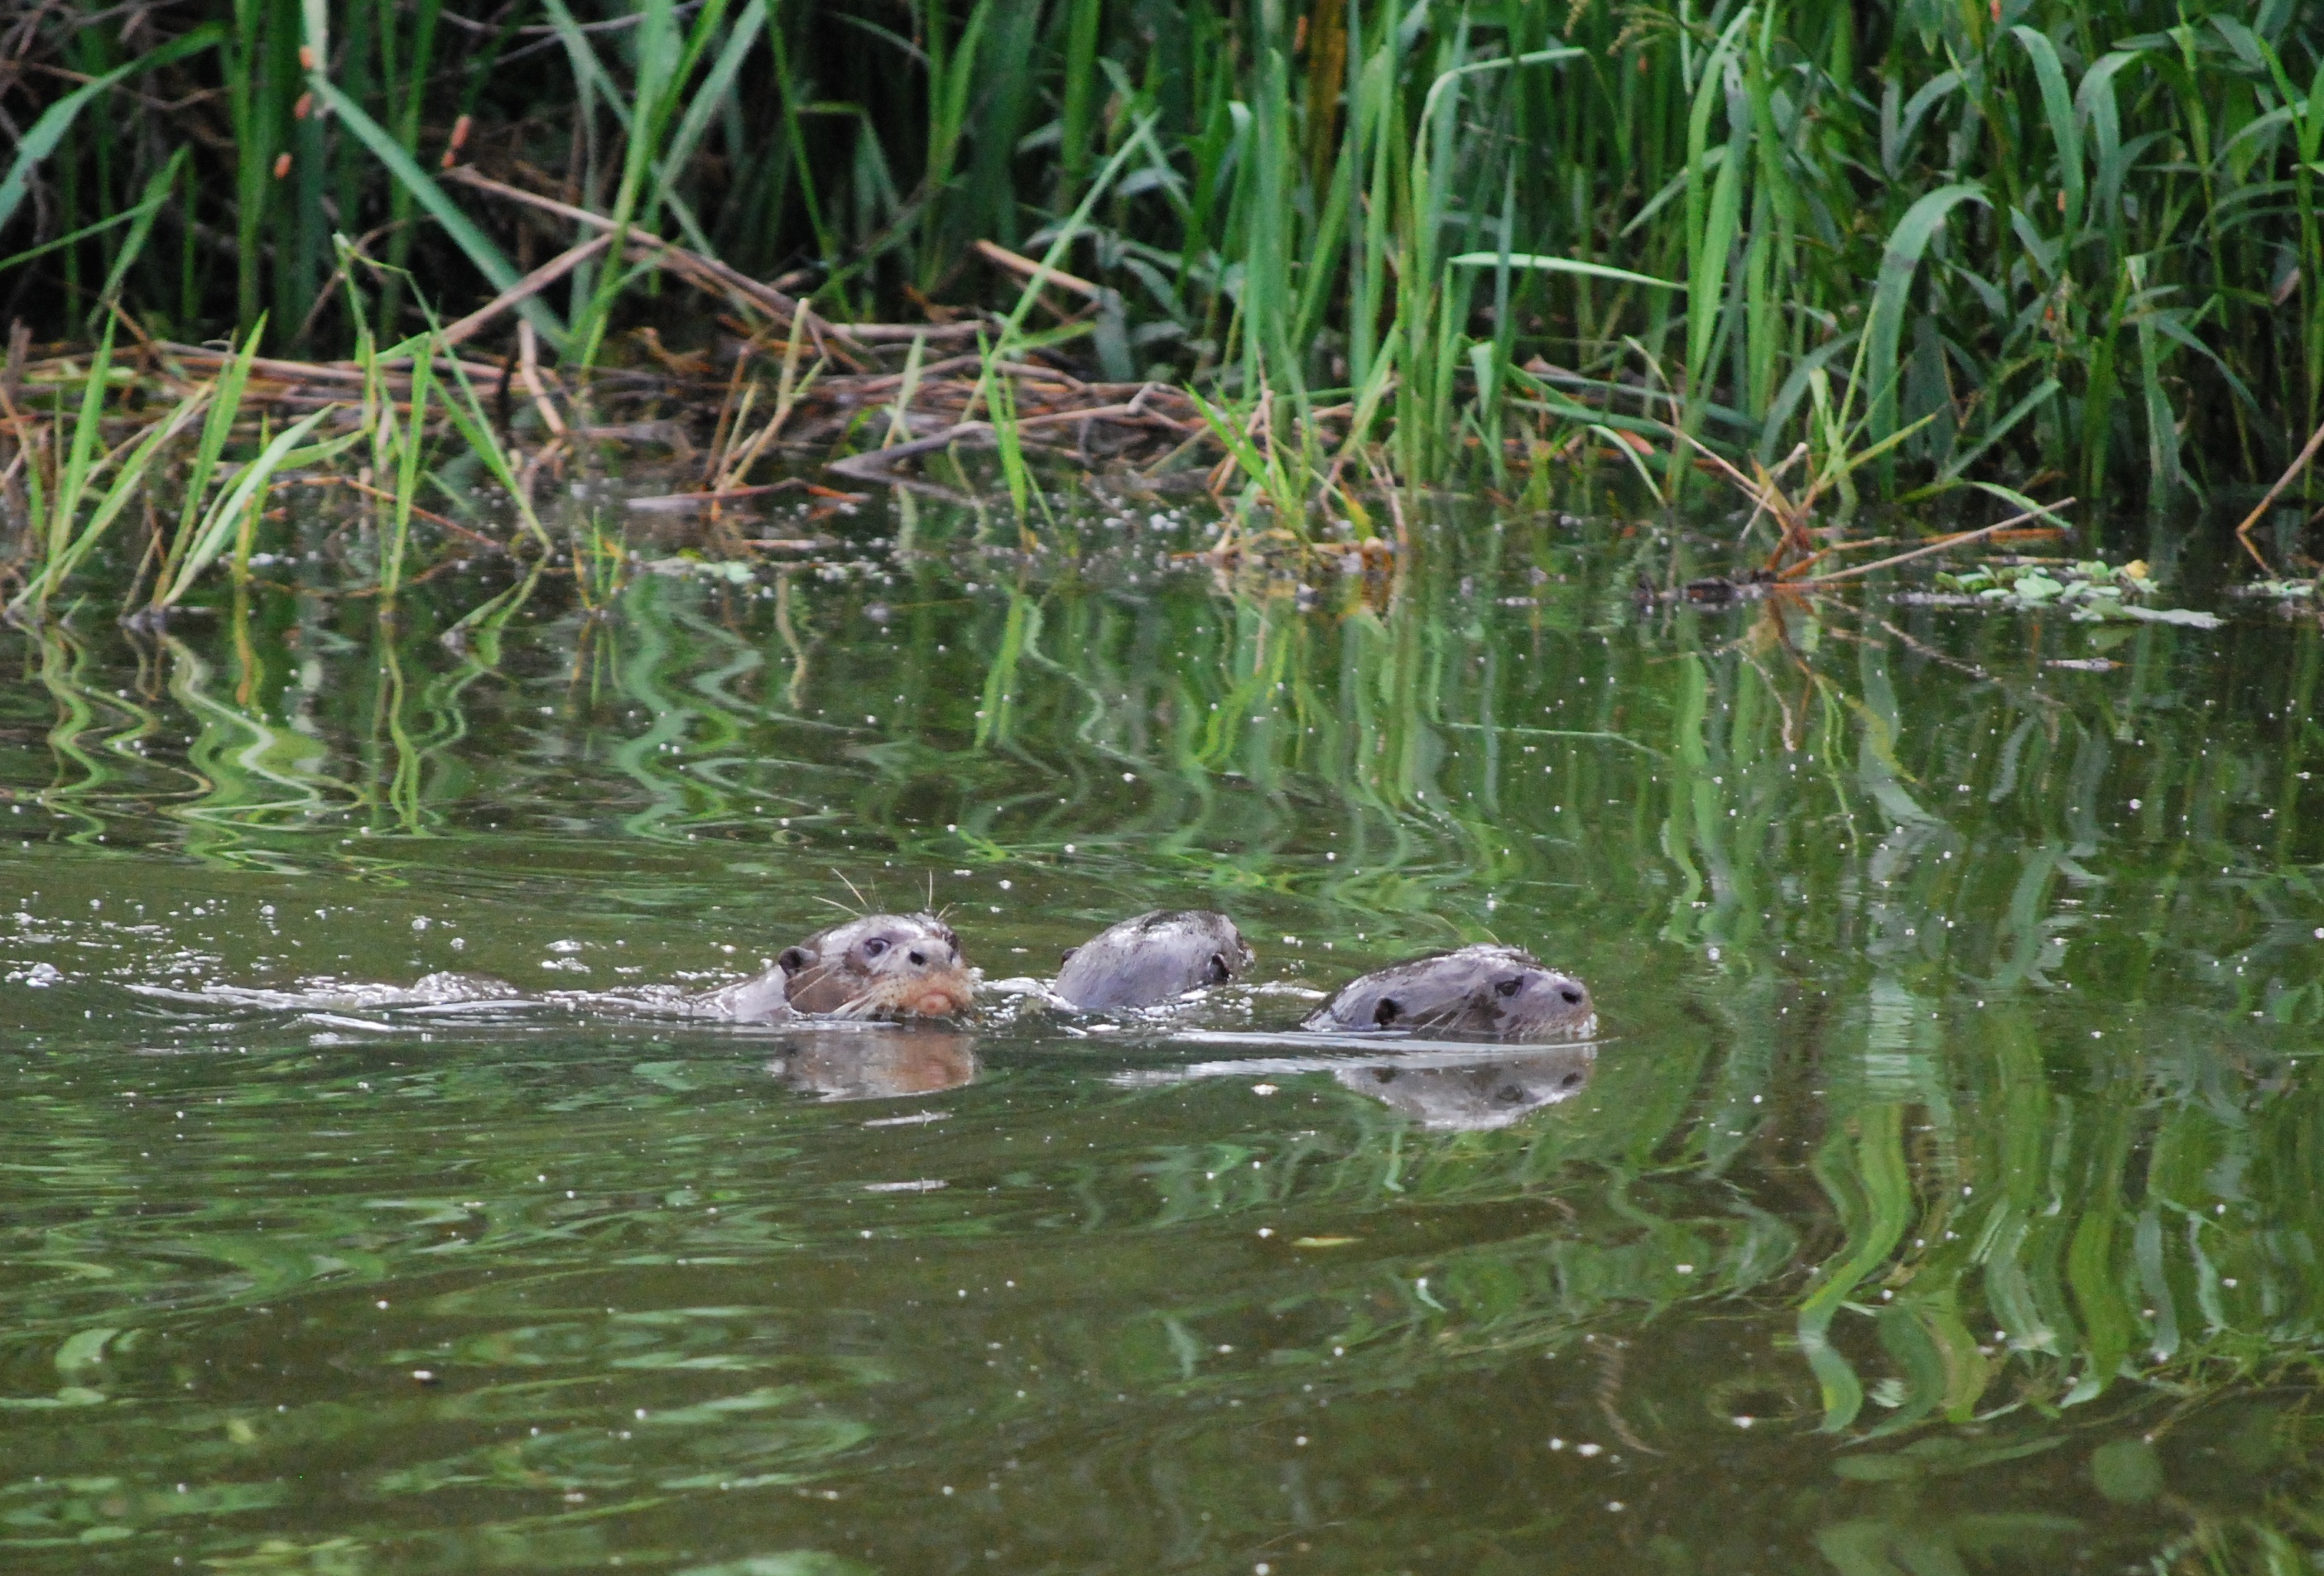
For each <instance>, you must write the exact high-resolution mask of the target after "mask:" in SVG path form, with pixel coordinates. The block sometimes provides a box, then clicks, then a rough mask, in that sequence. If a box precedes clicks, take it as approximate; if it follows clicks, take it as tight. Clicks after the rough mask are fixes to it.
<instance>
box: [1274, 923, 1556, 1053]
mask: <svg viewBox="0 0 2324 1576" xmlns="http://www.w3.org/2000/svg"><path fill="white" fill-rule="evenodd" d="M1299 1027H1300V1028H1305V1029H1316V1030H1322V1031H1325V1032H1329V1033H1346V1032H1348V1031H1350V1030H1363V1029H1377V1028H1394V1029H1405V1030H1409V1031H1412V1032H1414V1033H1418V1034H1440V1035H1476V1036H1481V1037H1490V1038H1493V1039H1509V1040H1545V1039H1582V1038H1586V1037H1589V1036H1590V1035H1592V1034H1594V1033H1596V1032H1597V1028H1598V1015H1597V1012H1596V1010H1595V1009H1593V1008H1592V1007H1591V1003H1590V991H1589V988H1588V987H1587V986H1585V985H1583V984H1582V982H1581V981H1579V980H1577V979H1574V978H1573V977H1572V975H1570V974H1561V973H1559V972H1556V971H1555V970H1554V969H1545V968H1544V967H1543V966H1542V965H1541V963H1540V961H1539V960H1538V959H1536V958H1535V956H1534V955H1533V954H1531V953H1528V952H1526V951H1525V950H1523V949H1522V948H1519V947H1514V946H1489V945H1480V946H1464V947H1462V948H1461V949H1460V950H1459V951H1457V952H1448V953H1438V954H1434V955H1433V956H1430V957H1425V958H1415V959H1413V960H1412V961H1411V962H1410V963H1395V964H1392V965H1390V966H1389V967H1388V968H1385V969H1376V970H1374V971H1373V972H1370V973H1369V974H1365V975H1363V976H1362V977H1360V978H1359V979H1355V980H1351V981H1350V982H1348V983H1347V984H1345V985H1343V986H1342V987H1341V988H1340V991H1339V994H1337V995H1335V996H1333V998H1332V999H1331V1000H1329V1001H1326V1002H1325V1003H1323V1006H1322V1007H1320V1008H1318V1009H1315V1011H1314V1012H1313V1013H1311V1014H1309V1016H1308V1018H1307V1020H1306V1021H1305V1022H1304V1023H1302V1024H1301V1025H1300V1026H1299Z"/></svg>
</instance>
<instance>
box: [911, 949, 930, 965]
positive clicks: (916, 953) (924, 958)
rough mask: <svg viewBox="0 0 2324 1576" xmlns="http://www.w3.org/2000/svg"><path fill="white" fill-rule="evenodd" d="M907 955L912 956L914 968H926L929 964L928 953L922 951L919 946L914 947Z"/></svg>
mask: <svg viewBox="0 0 2324 1576" xmlns="http://www.w3.org/2000/svg"><path fill="white" fill-rule="evenodd" d="M907 955H908V957H910V958H911V960H912V966H913V967H914V968H916V969H925V968H927V966H928V954H926V953H924V952H922V951H920V949H919V948H918V947H914V948H913V949H912V950H911V952H910V953H909V954H907Z"/></svg>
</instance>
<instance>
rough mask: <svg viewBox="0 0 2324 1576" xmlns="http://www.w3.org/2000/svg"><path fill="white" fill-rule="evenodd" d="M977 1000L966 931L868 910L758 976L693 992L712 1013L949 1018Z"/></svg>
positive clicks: (792, 949)
mask: <svg viewBox="0 0 2324 1576" xmlns="http://www.w3.org/2000/svg"><path fill="white" fill-rule="evenodd" d="M975 1000H976V976H975V975H974V974H973V973H972V972H969V968H968V965H967V963H966V962H965V960H964V959H963V958H962V957H961V955H960V937H958V936H957V935H954V934H953V930H952V926H949V925H946V924H945V922H944V921H943V920H942V919H940V918H938V917H936V916H935V915H934V914H866V915H863V916H862V917H860V918H855V919H850V920H849V921H847V922H846V923H845V924H844V925H835V926H831V927H830V928H828V929H826V930H818V931H817V932H816V933H815V934H814V935H810V936H808V937H807V939H806V940H805V941H803V942H800V943H799V944H798V945H796V946H787V947H785V948H784V949H783V951H782V955H781V956H780V957H779V958H777V959H776V960H775V966H774V967H773V968H771V969H769V970H768V971H767V972H765V973H763V974H761V975H759V976H758V977H757V978H755V979H750V980H743V981H741V982H737V983H735V984H732V985H725V986H721V987H720V988H719V989H717V990H715V991H705V992H703V993H702V994H701V995H699V996H696V997H692V998H690V999H689V1000H688V1002H687V1006H688V1007H689V1008H690V1009H692V1010H694V1011H696V1012H698V1013H700V1014H701V1015H703V1016H705V1017H709V1018H727V1019H730V1020H732V1021H733V1022H736V1023H769V1022H774V1021H777V1020H779V1019H782V1018H795V1017H798V1016H799V1015H801V1014H809V1015H814V1016H817V1017H828V1018H950V1017H953V1016H954V1015H955V1014H958V1013H962V1012H965V1011H967V1010H968V1009H969V1007H970V1005H971V1004H972V1003H973V1002H974V1001H975Z"/></svg>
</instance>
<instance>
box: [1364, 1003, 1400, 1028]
mask: <svg viewBox="0 0 2324 1576" xmlns="http://www.w3.org/2000/svg"><path fill="white" fill-rule="evenodd" d="M1403 1011H1404V1009H1403V1008H1401V1007H1399V1006H1397V1001H1396V999H1395V998H1394V997H1392V996H1383V997H1381V998H1380V1001H1379V1006H1378V1007H1375V1008H1373V1009H1372V1025H1373V1027H1374V1028H1387V1027H1388V1025H1389V1024H1391V1023H1394V1022H1395V1021H1396V1020H1397V1017H1398V1016H1399V1015H1400V1014H1401V1013H1402V1012H1403Z"/></svg>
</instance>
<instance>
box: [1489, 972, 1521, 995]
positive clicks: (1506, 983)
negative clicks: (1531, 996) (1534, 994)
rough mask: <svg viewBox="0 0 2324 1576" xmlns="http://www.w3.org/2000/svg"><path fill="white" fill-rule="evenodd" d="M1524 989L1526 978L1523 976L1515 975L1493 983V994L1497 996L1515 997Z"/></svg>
mask: <svg viewBox="0 0 2324 1576" xmlns="http://www.w3.org/2000/svg"><path fill="white" fill-rule="evenodd" d="M1524 989H1525V976H1524V975H1522V974H1513V975H1511V976H1510V977H1509V978H1508V979H1506V980H1497V981H1495V982H1493V994H1495V995H1496V996H1514V995H1516V994H1517V992H1518V991H1522V990H1524Z"/></svg>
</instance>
